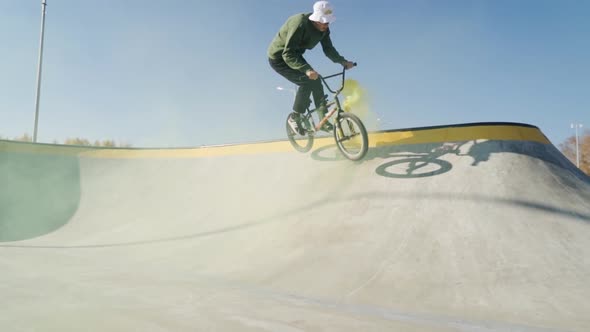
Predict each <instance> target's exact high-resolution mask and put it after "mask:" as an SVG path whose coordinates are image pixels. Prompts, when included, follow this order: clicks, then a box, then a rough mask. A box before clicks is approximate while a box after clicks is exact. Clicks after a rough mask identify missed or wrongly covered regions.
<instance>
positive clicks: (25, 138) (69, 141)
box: [0, 134, 131, 148]
mask: <svg viewBox="0 0 590 332" xmlns="http://www.w3.org/2000/svg"><path fill="white" fill-rule="evenodd" d="M0 139H5V140H12V141H19V142H32V141H33V137H31V135H29V134H23V135H21V136H18V137H14V138H12V139H11V138H6V137H2V136H0ZM52 143H53V144H65V145H81V146H100V147H109V148H116V147H122V148H129V147H131V144H128V143H120V142H116V141H114V140H110V139H107V140H95V141H90V140H88V139H86V138H79V137H76V138H66V140H65V141H64V142H63V143H60V142H59V141H57V140H53V142H52Z"/></svg>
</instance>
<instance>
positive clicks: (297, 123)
mask: <svg viewBox="0 0 590 332" xmlns="http://www.w3.org/2000/svg"><path fill="white" fill-rule="evenodd" d="M287 122H288V123H289V126H290V127H291V129H293V131H294V132H296V133H298V134H299V135H304V134H305V129H304V128H303V126H302V125H301V114H300V113H297V112H293V113H291V116H289V120H288V121H287Z"/></svg>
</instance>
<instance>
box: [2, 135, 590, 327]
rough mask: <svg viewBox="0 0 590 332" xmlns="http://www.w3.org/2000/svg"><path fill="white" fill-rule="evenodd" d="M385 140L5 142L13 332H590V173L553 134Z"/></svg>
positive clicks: (5, 298)
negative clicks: (342, 143) (346, 155)
mask: <svg viewBox="0 0 590 332" xmlns="http://www.w3.org/2000/svg"><path fill="white" fill-rule="evenodd" d="M370 141H371V148H370V151H369V154H368V155H367V158H366V160H364V161H362V162H358V163H353V162H350V161H347V160H343V159H342V158H340V157H339V154H338V151H337V149H336V147H335V146H334V145H333V140H332V139H331V138H325V139H319V140H318V141H317V142H316V144H315V145H314V146H315V148H314V150H312V152H310V153H308V154H299V153H297V152H293V151H292V149H291V147H290V146H289V143H288V142H286V141H274V142H263V143H255V144H242V145H233V146H218V147H200V148H187V149H102V148H84V147H66V146H54V145H42V144H25V143H15V142H8V141H0V172H1V174H0V180H1V181H2V188H0V209H1V210H0V295H1V296H0V306H1V308H2V313H1V314H0V330H2V331H288V332H290V331H588V330H590V318H589V317H590V304H589V303H590V301H588V299H589V298H590V287H589V286H588V281H589V280H590V227H589V226H590V180H589V178H588V177H587V176H586V175H584V174H583V173H581V172H580V171H578V170H577V169H576V168H575V166H574V165H572V164H571V163H570V162H569V161H568V160H567V159H566V158H565V157H564V156H563V155H562V154H561V153H560V152H559V151H558V150H557V149H556V148H555V147H554V146H553V145H552V144H551V143H550V142H549V141H548V140H547V139H546V138H545V136H544V135H543V134H542V133H541V131H540V130H539V129H538V128H536V127H534V126H529V125H525V124H514V123H485V124H466V125H456V126H444V127H431V128H413V129H405V130H397V131H384V132H375V133H371V134H370Z"/></svg>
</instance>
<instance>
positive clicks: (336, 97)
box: [307, 62, 356, 132]
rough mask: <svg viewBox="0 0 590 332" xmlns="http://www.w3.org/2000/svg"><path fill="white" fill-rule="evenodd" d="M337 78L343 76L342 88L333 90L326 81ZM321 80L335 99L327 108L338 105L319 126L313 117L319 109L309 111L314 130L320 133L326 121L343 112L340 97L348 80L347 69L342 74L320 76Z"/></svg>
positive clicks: (321, 120) (344, 68)
mask: <svg viewBox="0 0 590 332" xmlns="http://www.w3.org/2000/svg"><path fill="white" fill-rule="evenodd" d="M353 65H354V66H356V62H355V63H354V64H353ZM337 76H342V83H341V84H340V88H338V89H336V90H332V88H330V86H329V85H328V82H327V81H326V80H327V79H330V78H332V77H337ZM319 78H320V79H321V80H322V83H323V84H324V86H325V87H326V89H328V91H330V93H332V94H333V98H334V101H332V102H330V103H328V104H327V105H326V108H329V107H330V106H332V105H334V104H336V107H335V108H333V109H332V110H331V111H329V112H328V113H327V114H326V115H325V116H324V118H323V119H320V121H319V123H318V124H317V125H315V123H314V121H313V118H312V116H311V114H312V113H313V112H315V111H317V108H315V109H313V110H309V109H308V110H307V111H308V114H309V119H310V120H311V123H312V124H314V129H315V131H316V132H317V131H319V130H320V128H321V127H322V126H323V125H324V123H326V121H328V119H329V118H330V117H332V115H334V113H335V112H336V111H338V114H340V112H342V106H341V104H340V98H339V97H338V95H340V93H341V92H342V90H344V81H345V80H346V67H344V66H343V67H342V72H340V73H336V74H332V75H328V76H321V75H320V76H319Z"/></svg>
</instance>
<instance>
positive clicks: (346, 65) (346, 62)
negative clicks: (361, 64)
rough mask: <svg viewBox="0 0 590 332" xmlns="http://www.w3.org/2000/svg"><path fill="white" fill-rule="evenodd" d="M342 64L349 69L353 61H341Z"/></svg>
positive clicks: (352, 65)
mask: <svg viewBox="0 0 590 332" xmlns="http://www.w3.org/2000/svg"><path fill="white" fill-rule="evenodd" d="M342 65H343V66H344V68H346V69H350V68H352V67H354V65H355V63H354V62H350V61H342Z"/></svg>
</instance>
